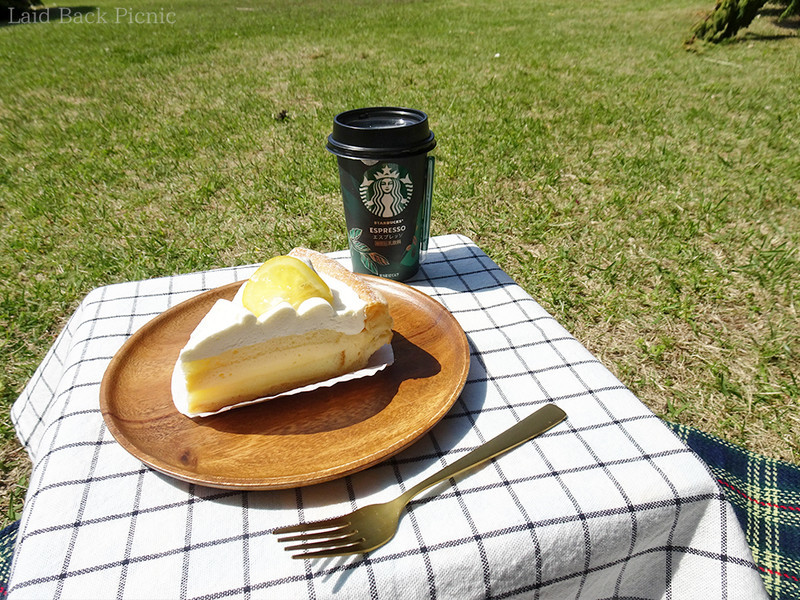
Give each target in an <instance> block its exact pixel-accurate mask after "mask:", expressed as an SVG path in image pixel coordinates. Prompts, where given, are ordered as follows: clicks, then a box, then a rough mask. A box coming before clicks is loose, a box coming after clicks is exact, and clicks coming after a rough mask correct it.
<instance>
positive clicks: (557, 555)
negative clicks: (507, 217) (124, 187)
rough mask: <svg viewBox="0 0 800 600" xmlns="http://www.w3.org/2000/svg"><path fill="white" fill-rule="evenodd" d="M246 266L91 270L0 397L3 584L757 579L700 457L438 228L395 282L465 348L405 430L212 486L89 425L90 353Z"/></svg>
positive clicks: (450, 591)
mask: <svg viewBox="0 0 800 600" xmlns="http://www.w3.org/2000/svg"><path fill="white" fill-rule="evenodd" d="M332 256H333V257H334V258H337V259H339V260H341V261H342V263H343V264H346V265H347V264H349V256H348V253H347V252H337V253H333V254H332ZM254 268H255V266H248V267H236V268H229V269H220V270H213V271H208V272H203V273H194V274H188V275H179V276H175V277H167V278H160V279H153V280H146V281H137V282H129V283H122V284H115V285H109V286H106V287H103V288H99V289H97V290H94V291H92V292H91V293H89V294H88V295H87V296H86V298H85V299H84V300H83V302H82V303H81V304H80V306H79V307H78V309H77V310H76V312H75V313H74V314H73V315H72V317H71V318H70V320H69V321H68V323H67V324H66V326H65V328H64V330H63V332H62V333H61V334H60V335H59V337H58V339H57V340H56V341H55V342H54V344H53V346H52V348H51V349H50V351H49V352H48V353H47V355H46V356H45V358H44V360H43V362H42V364H41V365H40V367H39V368H38V370H37V371H36V372H35V374H34V375H33V377H32V379H31V381H30V383H29V384H28V386H27V387H26V388H25V390H24V391H23V393H22V395H21V396H20V397H19V399H18V400H17V402H16V403H15V404H14V405H13V407H12V418H13V421H14V424H15V427H16V429H17V433H18V435H19V438H20V440H21V441H22V443H23V444H24V446H25V447H26V448H27V450H28V452H29V454H30V456H31V459H32V461H33V471H32V475H31V479H30V487H29V490H28V493H27V497H26V501H25V506H24V510H23V515H22V518H21V520H20V526H19V532H18V541H17V547H16V553H15V557H14V563H13V567H12V572H11V577H10V582H9V588H10V594H9V597H10V598H15V599H17V598H87V597H92V598H111V597H116V598H317V599H323V598H340V599H350V598H385V599H393V600H394V599H402V598H415V599H416V598H458V599H459V600H465V599H468V598H476V599H478V598H480V599H485V598H558V599H562V598H578V597H580V598H595V599H596V598H675V599H683V598H692V599H694V598H747V599H748V600H751V599H755V598H767V597H768V596H767V594H766V591H765V588H764V585H763V582H762V578H761V573H762V571H761V570H760V569H759V568H758V567H757V566H756V565H755V564H754V563H753V559H752V554H751V551H750V548H749V547H748V545H747V543H746V540H745V537H744V534H743V531H742V529H741V527H740V525H739V521H738V520H737V518H736V515H735V514H734V512H733V509H732V507H731V504H730V503H729V502H728V501H727V500H726V498H725V495H724V492H723V490H722V489H721V487H720V486H719V485H718V484H717V482H716V481H715V479H714V477H713V476H712V474H711V473H710V471H709V469H708V468H707V467H706V465H705V464H704V463H703V462H702V461H701V460H700V459H699V457H698V456H697V455H696V454H695V453H693V452H692V451H691V450H690V449H689V448H688V447H687V446H686V445H685V444H683V443H682V442H681V441H680V440H679V439H678V438H677V437H676V436H675V435H674V434H673V433H672V431H670V429H669V428H668V427H667V426H666V425H665V424H664V423H663V422H662V421H661V420H660V419H658V418H657V417H656V416H655V415H654V414H653V413H652V412H650V411H649V410H648V409H647V408H646V407H645V406H644V405H643V404H642V403H641V402H640V401H639V400H638V399H637V398H636V397H635V396H634V395H633V394H632V393H631V392H630V391H629V390H628V389H627V388H626V387H625V386H623V385H622V384H621V383H620V382H619V380H618V379H616V378H615V377H614V376H613V375H612V374H611V373H610V372H609V371H608V370H607V369H606V368H605V367H604V366H603V365H602V364H601V363H600V362H599V361H598V360H597V359H596V358H595V357H594V356H593V355H592V354H591V353H589V352H588V351H587V350H586V349H585V348H584V347H583V346H582V345H581V344H580V343H579V342H578V341H577V340H576V339H575V338H574V337H573V336H572V335H570V334H569V333H568V332H567V331H566V330H565V329H564V328H563V327H562V326H561V325H560V324H559V323H558V322H557V321H556V320H555V319H554V318H553V317H552V316H551V315H550V314H548V313H547V312H546V311H545V310H544V309H543V308H542V307H541V306H540V305H539V304H538V303H536V302H535V300H534V299H533V298H531V297H530V296H529V295H528V294H527V293H526V292H525V291H524V290H523V289H522V288H520V287H519V286H518V285H517V284H516V283H515V282H514V281H513V280H512V279H511V278H510V277H509V276H508V275H507V274H506V273H505V272H503V270H502V269H500V268H499V267H498V266H497V265H496V264H495V263H494V262H492V261H491V260H490V259H489V258H488V257H487V256H486V254H485V253H484V252H483V251H481V250H480V248H478V247H477V246H476V245H475V244H474V243H473V242H472V241H471V240H470V239H468V238H466V237H463V236H459V235H447V236H441V237H435V238H433V239H432V240H431V245H430V250H429V253H428V257H427V260H426V261H425V263H424V265H423V268H422V269H421V271H420V273H419V274H418V275H417V276H416V277H415V278H414V279H413V280H412V281H410V282H409V283H410V284H411V285H413V286H414V287H416V288H417V289H419V290H421V291H423V292H425V293H427V294H429V295H430V296H431V297H433V298H434V299H436V300H437V301H439V302H440V303H442V304H443V305H444V306H445V307H446V308H447V309H448V310H450V312H451V313H452V314H453V315H454V316H455V318H456V319H457V320H458V321H459V322H460V324H461V325H462V327H463V328H464V330H465V331H466V333H467V336H468V338H469V341H470V345H471V348H472V352H471V362H470V372H469V377H468V381H467V384H466V386H465V388H464V391H463V392H462V394H461V396H460V398H459V399H458V400H457V402H456V403H455V405H454V406H453V408H452V409H451V410H450V412H449V413H448V414H447V415H446V416H445V417H444V418H443V419H442V421H441V422H440V423H439V424H438V425H436V426H435V427H434V428H433V429H432V430H431V431H430V432H429V433H428V434H426V435H424V436H423V437H421V438H420V439H419V440H418V441H417V442H416V443H415V444H413V445H412V446H410V447H409V448H407V449H406V450H404V451H403V452H401V453H400V454H397V455H395V456H394V457H392V458H390V459H388V460H386V461H384V462H383V463H381V464H378V465H376V466H373V467H371V468H369V469H366V470H364V471H362V472H360V473H356V474H354V475H350V476H347V477H343V478H341V479H338V480H335V481H332V482H328V483H324V484H318V485H313V486H307V487H299V488H296V489H290V490H277V491H266V492H244V491H239V490H220V489H211V488H205V487H201V486H198V485H193V484H188V483H183V482H181V481H177V480H174V479H172V478H170V477H168V476H166V475H162V474H160V473H157V472H155V471H153V470H151V469H150V468H148V467H146V466H145V465H143V464H142V463H141V462H139V461H138V460H137V459H135V458H134V457H133V456H131V455H130V454H128V453H127V452H126V451H125V450H124V449H123V448H122V447H121V446H120V445H119V444H118V443H117V442H116V441H115V440H114V439H113V437H112V436H111V435H110V433H109V432H108V430H107V428H106V427H105V425H104V422H103V419H102V416H101V414H100V409H99V405H98V392H99V387H100V382H101V379H102V376H103V373H104V370H105V368H106V366H107V365H108V363H109V361H110V360H111V358H112V356H113V355H114V353H115V352H116V351H117V350H118V349H119V348H120V346H121V345H122V344H123V342H124V341H125V340H126V339H127V338H128V337H129V336H130V335H131V333H132V332H134V331H135V330H136V329H138V328H139V327H141V326H142V325H143V324H144V323H146V322H147V321H148V320H150V319H152V318H153V317H154V316H156V315H158V314H160V313H161V312H163V311H164V310H166V309H168V308H170V307H172V306H175V305H176V304H177V303H178V302H180V301H182V300H185V299H187V298H189V297H191V296H193V295H195V294H197V293H200V292H202V291H204V290H207V289H210V288H213V287H216V286H219V285H223V284H226V283H229V282H232V281H239V280H243V279H245V278H247V277H248V276H249V275H250V274H251V273H252V272H253V270H254ZM548 402H553V403H555V404H557V405H558V406H560V407H561V408H562V409H564V410H565V411H566V413H567V415H568V419H567V421H565V422H564V423H562V424H560V425H558V426H557V427H555V428H554V429H552V430H551V431H549V432H547V433H546V434H544V435H542V436H541V437H539V438H537V439H536V440H533V441H531V442H528V443H526V444H524V445H522V446H520V447H519V448H517V449H515V450H513V451H511V452H509V453H507V454H504V455H502V456H500V457H498V458H496V459H494V460H493V461H492V462H491V463H490V464H488V465H486V466H485V467H483V468H482V469H480V470H477V471H474V472H472V473H471V474H469V475H466V476H462V477H459V478H457V480H456V481H455V483H454V484H453V485H452V486H450V487H447V486H444V487H442V486H438V487H437V488H436V489H435V491H434V490H429V492H427V493H425V494H423V495H422V496H419V497H417V498H416V499H415V500H413V501H412V502H411V503H410V505H409V507H408V510H407V512H406V513H405V514H404V516H403V518H402V520H401V522H400V526H399V529H398V531H397V535H396V536H395V538H394V539H393V540H392V541H390V542H389V543H388V544H386V545H385V546H383V547H381V548H379V549H377V550H375V551H373V552H372V553H370V554H368V555H365V556H363V555H359V556H350V557H342V558H335V559H318V560H313V561H311V560H292V559H291V558H290V557H289V554H288V553H286V552H285V551H284V550H282V549H281V547H280V546H279V545H278V543H277V542H276V540H275V537H274V536H273V535H271V531H272V530H273V529H274V528H276V527H279V526H283V525H290V524H294V523H296V522H299V521H312V520H318V519H322V518H326V517H330V516H336V515H338V514H342V513H345V512H349V511H350V510H352V509H353V508H356V507H358V506H362V505H364V504H370V503H374V502H378V501H382V500H386V499H389V498H392V497H394V496H396V495H397V494H399V493H401V492H402V490H404V489H407V488H408V487H409V486H411V485H413V484H414V483H416V482H418V481H421V480H422V479H423V478H425V477H426V476H428V475H430V474H431V473H433V472H434V471H436V470H438V469H439V468H440V467H441V466H443V465H445V464H448V463H450V462H452V461H453V460H455V459H457V458H459V457H460V456H463V454H464V453H465V452H467V451H469V450H470V449H472V448H474V447H475V446H477V445H479V444H481V443H482V442H484V441H485V440H487V439H489V438H491V437H493V436H494V435H496V434H497V433H499V432H500V431H502V430H504V429H506V428H508V427H509V426H511V425H512V424H514V423H515V422H516V421H518V420H519V419H520V418H522V417H524V416H527V415H528V414H530V413H532V412H534V411H535V410H536V409H537V408H538V407H540V406H541V405H543V404H546V403H548ZM436 492H438V493H436Z"/></svg>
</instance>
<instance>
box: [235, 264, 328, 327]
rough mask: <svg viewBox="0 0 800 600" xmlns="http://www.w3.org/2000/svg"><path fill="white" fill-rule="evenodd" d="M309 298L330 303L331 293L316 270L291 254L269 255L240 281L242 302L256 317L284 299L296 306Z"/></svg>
mask: <svg viewBox="0 0 800 600" xmlns="http://www.w3.org/2000/svg"><path fill="white" fill-rule="evenodd" d="M309 298H322V299H323V300H327V301H328V302H330V303H331V304H333V294H331V289H330V288H329V287H328V284H326V283H325V282H324V281H323V280H322V278H321V277H320V276H319V275H317V272H316V271H314V269H312V268H311V267H309V266H308V265H307V264H306V263H305V262H303V261H302V260H300V259H299V258H295V257H293V256H276V257H274V258H271V259H269V260H268V261H267V262H265V263H264V264H263V265H261V266H260V267H259V268H258V270H257V271H256V272H255V273H253V275H252V277H250V279H249V280H248V282H247V283H245V284H244V290H243V291H242V304H243V305H244V307H245V308H246V309H247V310H249V311H250V312H251V313H253V314H254V315H256V316H257V317H258V316H260V315H262V314H264V313H265V312H267V311H268V310H269V309H271V308H273V307H274V306H277V305H278V304H280V303H281V302H288V303H289V304H291V305H292V306H293V307H294V308H298V307H299V306H300V305H301V304H302V303H303V302H305V301H306V300H308V299H309Z"/></svg>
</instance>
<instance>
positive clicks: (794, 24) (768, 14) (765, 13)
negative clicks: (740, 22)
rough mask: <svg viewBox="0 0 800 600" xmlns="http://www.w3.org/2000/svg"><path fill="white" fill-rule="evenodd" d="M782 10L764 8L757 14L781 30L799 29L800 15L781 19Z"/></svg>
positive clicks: (769, 7) (778, 8)
mask: <svg viewBox="0 0 800 600" xmlns="http://www.w3.org/2000/svg"><path fill="white" fill-rule="evenodd" d="M783 12H784V9H783V8H780V7H772V6H765V7H764V8H762V9H761V10H760V11H758V14H759V15H760V16H761V17H765V18H768V19H769V22H770V24H772V25H774V26H775V27H781V28H783V29H794V30H797V29H800V15H788V16H786V17H784V18H783V19H781V15H783Z"/></svg>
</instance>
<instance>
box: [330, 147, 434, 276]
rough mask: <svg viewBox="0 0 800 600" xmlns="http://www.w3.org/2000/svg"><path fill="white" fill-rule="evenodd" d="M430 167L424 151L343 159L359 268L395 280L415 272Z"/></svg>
mask: <svg viewBox="0 0 800 600" xmlns="http://www.w3.org/2000/svg"><path fill="white" fill-rule="evenodd" d="M428 165H429V161H428V160H426V157H425V156H424V155H421V156H417V157H412V158H410V159H397V160H393V161H381V162H376V163H373V164H365V163H364V162H362V161H359V160H352V159H344V158H340V159H339V174H340V176H341V182H342V195H343V200H344V209H345V220H346V221H347V230H348V239H349V242H350V254H351V257H352V259H353V269H354V270H355V271H356V272H360V273H368V274H372V275H377V276H379V277H386V278H389V279H397V280H403V279H408V278H409V277H411V276H412V275H414V273H416V272H417V270H418V269H419V256H420V245H421V241H422V242H425V241H427V229H426V228H427V227H428V223H429V220H428V219H429V217H428V215H429V209H427V210H426V208H427V206H426V202H427V201H428V200H427V195H428V194H427V190H428V188H429V186H427V185H426V178H427V177H430V176H432V173H429V172H428V171H429V168H428ZM422 245H423V249H424V245H425V244H424V243H423V244H422Z"/></svg>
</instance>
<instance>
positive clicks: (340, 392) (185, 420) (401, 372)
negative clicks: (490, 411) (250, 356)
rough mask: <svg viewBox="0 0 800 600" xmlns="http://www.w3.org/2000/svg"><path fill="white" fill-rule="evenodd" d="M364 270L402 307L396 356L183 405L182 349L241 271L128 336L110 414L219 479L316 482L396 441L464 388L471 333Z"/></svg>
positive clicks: (126, 432) (106, 408)
mask: <svg viewBox="0 0 800 600" xmlns="http://www.w3.org/2000/svg"><path fill="white" fill-rule="evenodd" d="M368 277H369V279H370V282H371V284H372V285H374V286H376V287H377V288H378V289H380V290H381V291H382V292H383V294H384V295H385V297H386V298H387V300H388V302H389V308H390V311H391V313H392V317H393V318H394V338H393V340H392V347H393V349H394V354H395V362H394V364H392V365H391V366H389V367H387V368H386V369H385V370H383V371H381V372H379V373H378V374H377V375H374V376H371V377H366V378H363V379H358V380H354V381H348V382H344V383H339V384H337V385H335V386H333V387H330V388H320V389H317V390H314V391H311V392H304V393H301V394H298V395H295V396H288V397H286V398H277V399H274V400H270V401H266V402H262V403H260V404H254V405H251V406H245V407H242V408H238V409H234V410H231V411H227V412H224V413H221V414H219V415H214V416H210V417H197V418H193V419H192V418H189V417H186V416H185V415H182V414H181V413H179V412H178V411H177V410H176V409H175V405H174V404H173V402H172V394H171V392H170V378H171V376H172V369H173V367H174V365H175V361H176V360H177V357H178V353H179V352H180V350H181V348H183V346H184V345H185V344H186V342H187V341H188V339H189V335H190V334H191V332H192V331H193V330H194V328H195V326H196V325H197V324H198V323H199V322H200V320H201V319H202V318H203V316H204V315H205V314H206V312H207V311H208V310H209V309H210V308H211V306H212V305H213V304H214V302H216V300H217V299H218V298H226V299H230V298H233V296H234V294H235V293H236V290H237V289H238V287H239V286H240V285H241V282H239V283H234V284H230V285H226V286H222V287H220V288H216V289H213V290H210V291H208V292H205V293H203V294H200V295H199V296H195V297H194V298H191V299H189V300H187V301H185V302H183V303H181V304H179V305H177V306H175V307H173V308H171V309H169V310H168V311H166V312H164V313H163V314H161V315H159V316H158V317H156V318H154V319H153V320H152V321H150V322H148V323H147V324H146V325H145V326H144V327H142V328H141V329H139V330H138V331H137V332H136V333H134V334H133V335H132V336H131V337H130V338H129V339H128V341H127V342H126V343H125V344H124V345H123V346H122V348H120V350H119V352H117V354H116V355H115V356H114V358H113V359H112V360H111V363H110V364H109V366H108V369H107V371H106V373H105V375H104V377H103V382H102V384H101V386H100V408H101V411H102V414H103V418H104V419H105V422H106V425H107V426H108V428H109V430H110V431H111V433H112V434H113V435H114V437H115V438H116V439H117V441H118V442H119V443H120V444H121V445H122V447H123V448H125V449H126V450H127V451H128V452H130V453H131V454H133V455H134V456H135V457H136V458H138V459H139V460H141V461H142V462H143V463H145V464H147V465H149V466H151V467H153V468H154V469H156V470H158V471H160V472H162V473H166V474H167V475H170V476H172V477H176V478H177V479H181V480H183V481H188V482H191V483H198V484H202V485H207V486H211V487H217V488H233V489H248V490H268V489H281V488H289V487H296V486H303V485H310V484H314V483H320V482H323V481H329V480H332V479H336V478H339V477H342V476H344V475H348V474H350V473H355V472H357V471H360V470H362V469H365V468H367V467H369V466H372V465H374V464H376V463H378V462H381V461H382V460H384V459H386V458H388V457H389V456H392V455H393V454H396V453H397V452H400V451H401V450H403V449H404V448H406V447H408V446H409V445H411V444H412V443H413V442H414V441H415V440H417V438H419V437H420V436H422V435H423V434H424V433H426V432H427V431H428V430H429V429H430V428H431V427H433V426H434V425H435V424H436V423H437V422H438V421H439V420H440V419H441V418H442V417H443V416H444V415H445V413H447V411H448V410H449V409H450V407H451V406H452V405H453V403H454V402H455V401H456V399H457V398H458V396H459V394H460V393H461V390H462V389H463V387H464V383H465V381H466V379H467V372H468V370H469V344H468V343H467V338H466V336H465V335H464V331H463V330H462V329H461V326H460V325H459V324H458V322H457V321H456V320H455V318H454V317H453V316H452V315H451V314H450V313H449V312H448V311H447V310H446V309H445V308H444V307H443V306H442V305H441V304H439V303H438V302H436V301H435V300H433V299H432V298H430V297H429V296H426V295H425V294H423V293H421V292H419V291H417V290H415V289H413V288H411V287H409V286H407V285H404V284H402V283H397V282H395V281H391V280H387V279H380V278H377V277H371V276H368Z"/></svg>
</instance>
